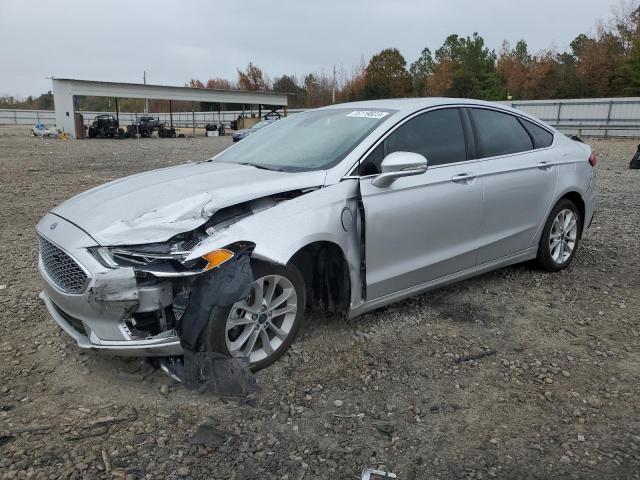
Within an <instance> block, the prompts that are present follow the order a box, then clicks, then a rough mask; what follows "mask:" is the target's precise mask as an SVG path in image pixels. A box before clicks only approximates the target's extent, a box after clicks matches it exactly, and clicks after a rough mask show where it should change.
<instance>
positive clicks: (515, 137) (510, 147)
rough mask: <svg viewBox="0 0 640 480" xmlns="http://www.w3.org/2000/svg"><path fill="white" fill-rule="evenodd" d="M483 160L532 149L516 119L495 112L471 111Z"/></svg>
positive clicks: (531, 144) (526, 135) (527, 135)
mask: <svg viewBox="0 0 640 480" xmlns="http://www.w3.org/2000/svg"><path fill="white" fill-rule="evenodd" d="M471 114H472V116H473V121H474V124H475V128H476V131H477V133H478V137H479V138H478V140H479V143H480V152H481V156H482V157H483V158H487V157H497V156H500V155H510V154H512V153H518V152H526V151H528V150H532V149H533V142H532V141H531V137H530V136H529V134H528V133H527V131H526V130H525V129H524V127H523V126H522V125H521V124H520V122H519V121H518V119H517V118H516V117H514V116H513V115H509V114H508V113H501V112H496V111H495V110H484V109H478V108H474V109H471Z"/></svg>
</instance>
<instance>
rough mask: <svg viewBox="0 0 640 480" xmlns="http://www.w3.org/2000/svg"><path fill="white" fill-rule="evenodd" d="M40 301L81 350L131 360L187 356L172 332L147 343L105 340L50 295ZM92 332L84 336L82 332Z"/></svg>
mask: <svg viewBox="0 0 640 480" xmlns="http://www.w3.org/2000/svg"><path fill="white" fill-rule="evenodd" d="M40 299H41V300H42V302H43V303H44V305H45V307H46V308H47V311H48V312H49V315H50V316H51V318H53V319H54V320H55V322H56V323H57V324H58V325H60V328H62V329H63V330H64V331H65V332H66V333H67V334H68V335H69V336H70V337H71V338H73V339H74V340H75V342H76V343H77V344H78V347H80V348H84V349H88V350H93V351H96V352H102V353H107V354H110V355H120V356H131V357H163V356H171V355H182V354H183V353H184V352H183V350H182V347H181V346H180V340H179V339H178V337H177V336H176V335H175V334H173V333H170V332H167V334H166V335H164V336H160V335H158V336H156V337H154V338H147V339H143V340H140V339H131V340H103V339H100V338H99V337H98V336H97V335H96V334H95V333H94V332H93V331H91V330H90V329H88V328H87V325H86V324H85V322H83V321H82V320H80V319H78V318H74V317H72V316H71V315H69V314H66V313H65V312H64V311H63V310H61V309H60V308H59V307H58V306H56V304H55V303H53V301H52V300H51V298H50V297H49V295H47V293H46V292H44V291H43V292H41V293H40ZM83 329H84V330H85V332H89V334H88V335H87V334H86V333H85V334H83V333H82V332H81V330H83Z"/></svg>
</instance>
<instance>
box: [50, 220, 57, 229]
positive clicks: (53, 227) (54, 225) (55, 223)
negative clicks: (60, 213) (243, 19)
mask: <svg viewBox="0 0 640 480" xmlns="http://www.w3.org/2000/svg"><path fill="white" fill-rule="evenodd" d="M57 226H58V222H53V223H52V224H51V225H49V230H55V229H56V227H57Z"/></svg>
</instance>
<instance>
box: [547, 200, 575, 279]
mask: <svg viewBox="0 0 640 480" xmlns="http://www.w3.org/2000/svg"><path fill="white" fill-rule="evenodd" d="M581 233H582V218H581V217H580V211H579V210H578V207H576V204H575V203H573V202H572V201H571V200H569V199H566V198H565V199H562V200H560V201H559V202H558V203H557V204H556V205H555V207H553V209H552V210H551V213H550V214H549V218H547V223H546V224H545V226H544V230H543V231H542V236H541V237H540V243H539V245H538V256H537V259H536V260H537V263H538V265H539V266H540V267H541V268H543V269H544V270H548V271H551V272H555V271H558V270H562V269H563V268H566V267H568V266H569V264H570V263H571V261H572V260H573V257H574V256H575V254H576V250H577V249H578V244H579V243H580V235H581Z"/></svg>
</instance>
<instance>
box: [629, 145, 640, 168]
mask: <svg viewBox="0 0 640 480" xmlns="http://www.w3.org/2000/svg"><path fill="white" fill-rule="evenodd" d="M629 168H632V169H640V145H638V150H636V154H635V155H634V156H633V158H632V159H631V162H629Z"/></svg>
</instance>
